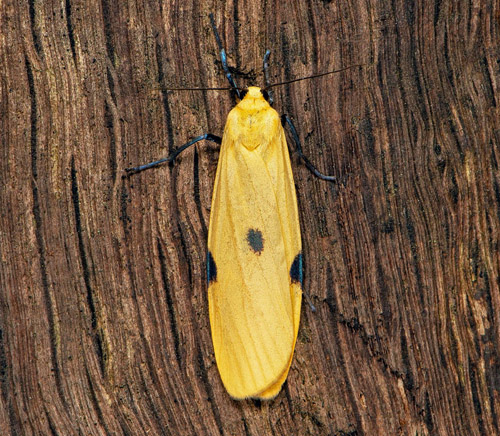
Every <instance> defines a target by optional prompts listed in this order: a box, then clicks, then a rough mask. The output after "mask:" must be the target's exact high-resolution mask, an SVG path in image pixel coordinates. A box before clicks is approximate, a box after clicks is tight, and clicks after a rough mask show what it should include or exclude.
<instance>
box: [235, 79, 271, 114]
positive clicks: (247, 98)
mask: <svg viewBox="0 0 500 436" xmlns="http://www.w3.org/2000/svg"><path fill="white" fill-rule="evenodd" d="M240 98H241V100H240V101H239V103H238V105H237V106H238V107H239V108H240V109H243V110H245V111H250V112H252V113H253V112H256V111H257V112H258V111H261V110H266V109H268V108H269V107H270V104H269V95H268V93H267V92H266V91H265V90H263V89H261V88H259V87H258V86H249V87H248V89H245V90H243V91H241V92H240Z"/></svg>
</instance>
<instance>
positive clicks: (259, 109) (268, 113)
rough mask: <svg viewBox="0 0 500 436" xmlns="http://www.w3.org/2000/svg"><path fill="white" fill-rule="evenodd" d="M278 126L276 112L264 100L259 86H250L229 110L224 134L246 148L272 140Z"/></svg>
mask: <svg viewBox="0 0 500 436" xmlns="http://www.w3.org/2000/svg"><path fill="white" fill-rule="evenodd" d="M279 126H280V119H279V115H278V113H277V112H276V111H275V110H274V109H273V108H272V107H271V106H270V105H269V103H268V102H267V101H266V100H265V98H264V96H263V95H262V92H261V90H260V88H258V87H256V86H250V87H249V88H248V92H247V93H246V95H245V96H244V97H243V99H242V100H241V101H240V102H239V103H238V104H237V105H236V106H235V107H234V108H233V109H232V110H231V112H229V115H228V117H227V124H226V131H225V135H227V134H229V135H230V137H231V138H234V140H235V142H237V143H240V144H242V145H243V146H244V147H245V148H247V149H248V150H253V149H256V148H257V147H259V146H262V145H267V144H268V143H269V142H270V141H274V139H275V137H276V134H277V133H278V129H279Z"/></svg>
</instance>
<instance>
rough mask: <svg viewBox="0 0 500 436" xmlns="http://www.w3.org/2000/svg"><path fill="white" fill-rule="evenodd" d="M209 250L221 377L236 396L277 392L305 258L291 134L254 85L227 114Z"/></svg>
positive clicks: (291, 340) (292, 336) (294, 328)
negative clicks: (288, 136) (288, 135)
mask: <svg viewBox="0 0 500 436" xmlns="http://www.w3.org/2000/svg"><path fill="white" fill-rule="evenodd" d="M208 250H209V254H208V261H207V270H208V279H209V287H208V301H209V312H210V324H211V330H212V340H213V345H214V351H215V358H216V361H217V366H218V368H219V373H220V376H221V379H222V382H223V383H224V386H225V387H226V389H227V391H228V392H229V394H230V395H231V396H232V397H234V398H238V399H242V398H248V397H252V398H273V397H274V396H276V395H277V394H278V392H279V391H280V389H281V385H282V384H283V383H284V381H285V380H286V377H287V374H288V370H289V368H290V364H291V361H292V357H293V350H294V347H295V340H296V338H297V332H298V327H299V320H300V306H301V297H302V291H301V283H300V282H301V279H302V258H301V254H300V252H301V240H300V228H299V219H298V211H297V199H296V195H295V185H294V182H293V175H292V171H291V166H290V159H289V154H288V149H287V145H286V141H285V134H284V131H283V128H282V127H281V124H280V121H279V116H278V114H277V113H276V111H275V110H274V109H272V108H271V107H270V106H269V105H268V103H267V102H266V101H265V100H264V98H263V97H262V94H261V93H260V90H259V89H258V88H249V93H248V94H247V96H246V97H245V98H244V99H243V100H242V101H241V102H240V103H239V104H238V105H237V106H236V107H235V108H234V109H233V110H232V111H231V112H230V114H229V116H228V120H227V123H226V128H225V131H224V136H223V141H222V146H221V151H220V157H219V165H218V168H217V175H216V179H215V187H214V193H213V198H212V212H211V217H210V227H209V233H208Z"/></svg>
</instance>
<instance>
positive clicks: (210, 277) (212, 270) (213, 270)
mask: <svg viewBox="0 0 500 436" xmlns="http://www.w3.org/2000/svg"><path fill="white" fill-rule="evenodd" d="M207 281H208V284H210V283H212V282H216V281H217V266H216V265H215V260H214V258H213V257H212V253H210V251H208V252H207Z"/></svg>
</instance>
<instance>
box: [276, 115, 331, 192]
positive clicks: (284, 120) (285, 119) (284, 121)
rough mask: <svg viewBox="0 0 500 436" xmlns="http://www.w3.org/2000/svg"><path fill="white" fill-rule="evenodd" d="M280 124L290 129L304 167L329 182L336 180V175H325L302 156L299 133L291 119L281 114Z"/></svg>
mask: <svg viewBox="0 0 500 436" xmlns="http://www.w3.org/2000/svg"><path fill="white" fill-rule="evenodd" d="M281 124H283V127H284V126H285V124H287V125H288V127H289V129H290V133H291V135H292V138H293V140H294V141H295V146H296V147H297V153H298V155H299V156H300V158H301V159H302V160H303V161H304V163H305V165H306V167H307V168H308V169H309V171H311V172H312V173H313V174H314V175H315V176H316V177H319V178H320V179H322V180H327V181H329V182H335V181H336V180H337V178H336V177H334V176H326V175H325V174H323V173H320V172H319V171H318V170H317V169H316V167H315V166H314V165H313V164H312V163H311V162H310V161H309V159H307V157H305V156H304V153H302V146H301V145H300V139H299V135H298V134H297V130H296V129H295V126H294V125H293V123H292V120H291V119H290V118H289V117H288V115H282V116H281Z"/></svg>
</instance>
